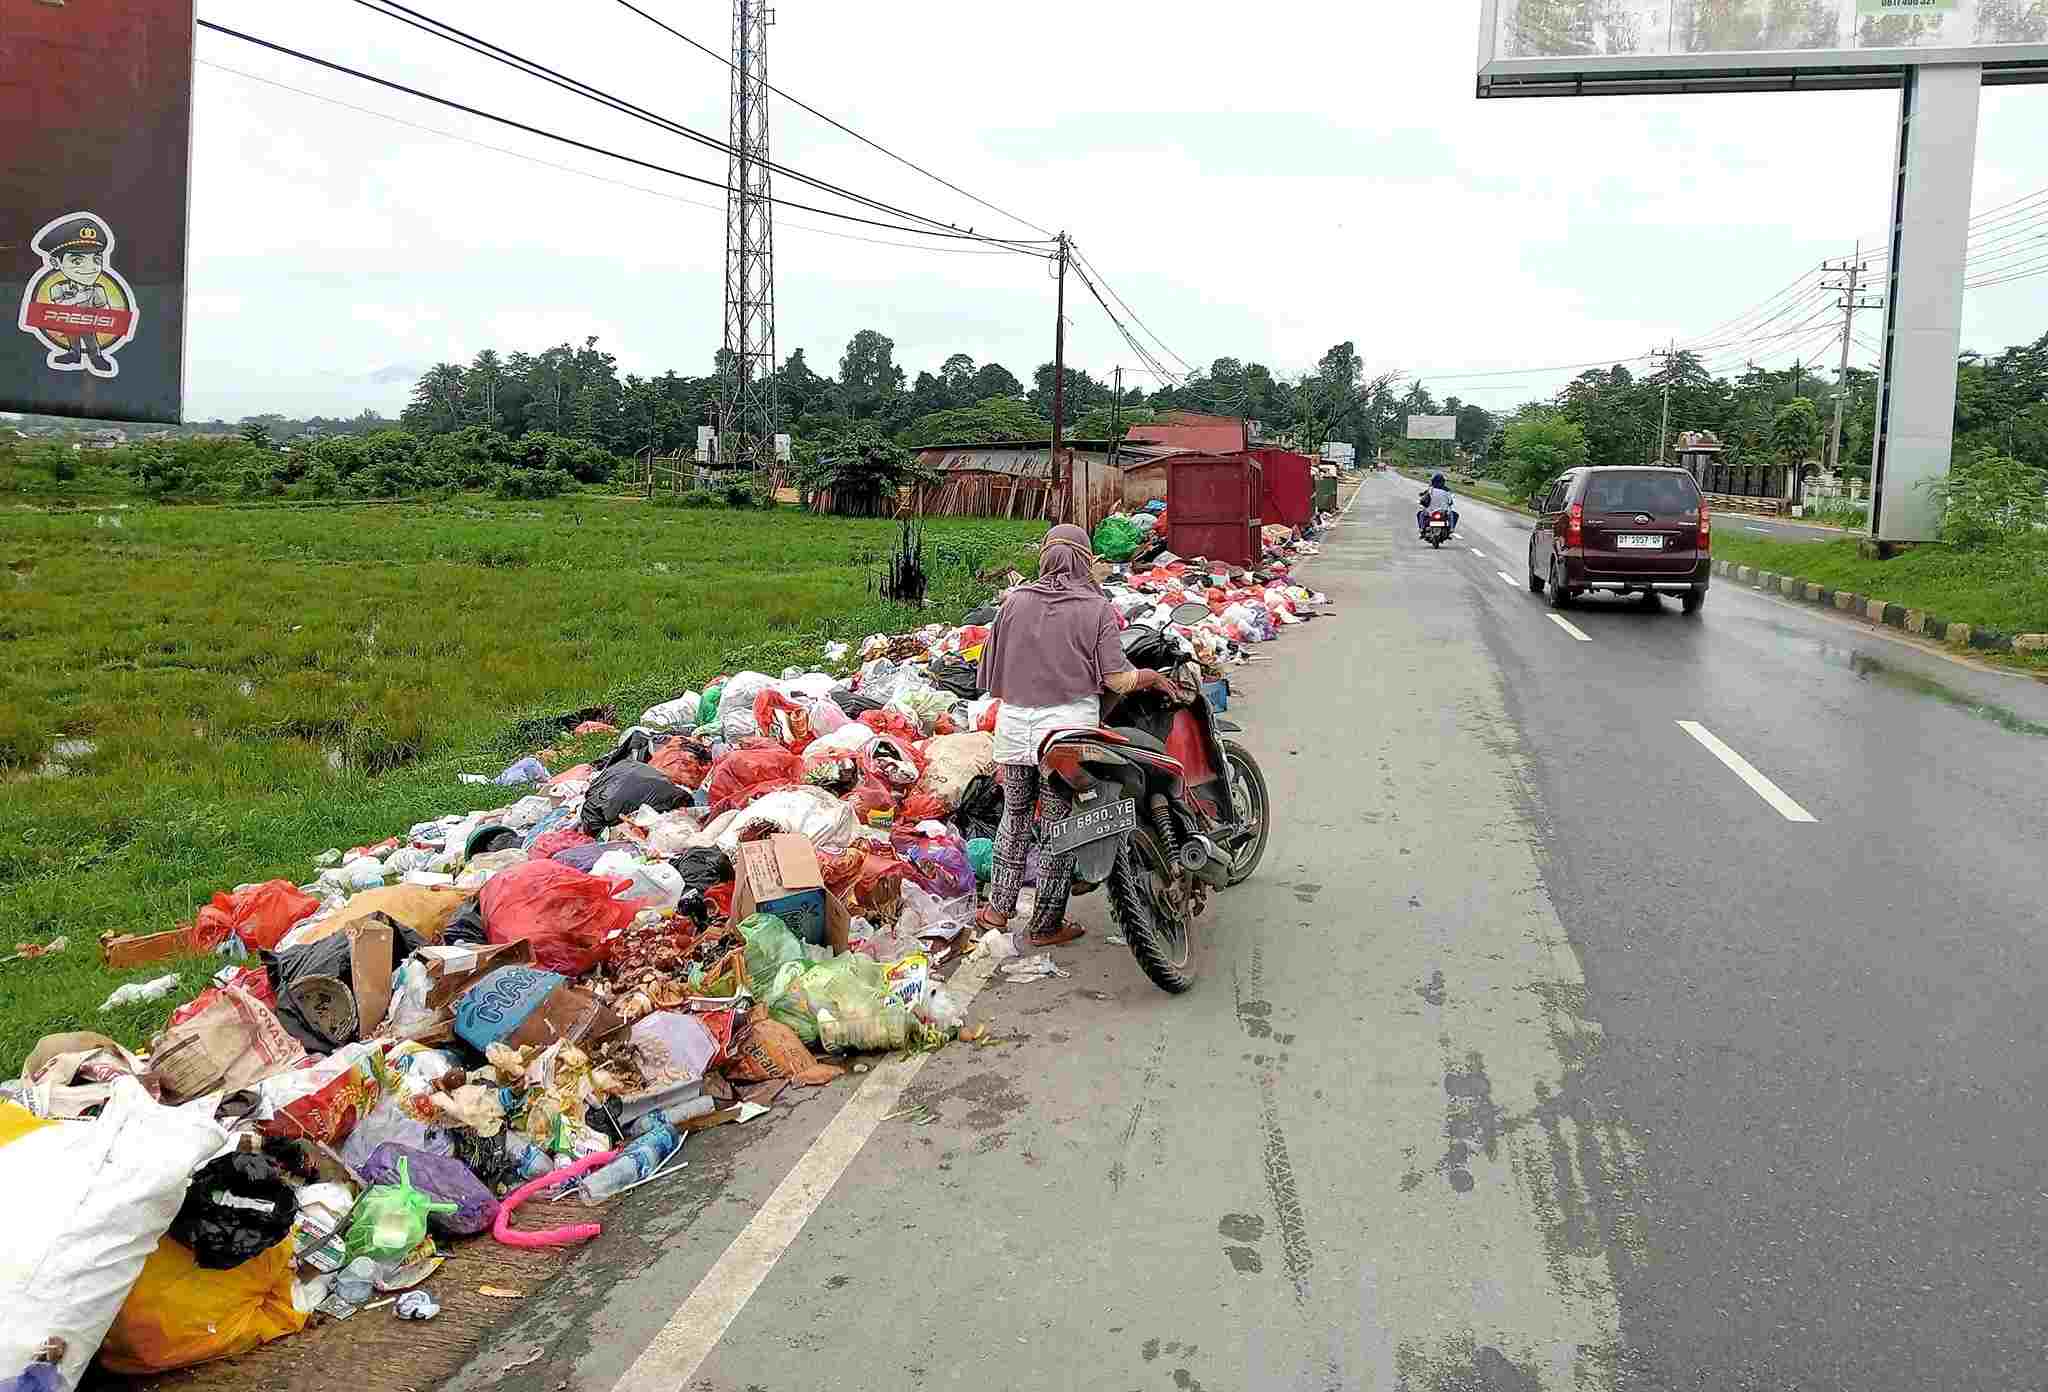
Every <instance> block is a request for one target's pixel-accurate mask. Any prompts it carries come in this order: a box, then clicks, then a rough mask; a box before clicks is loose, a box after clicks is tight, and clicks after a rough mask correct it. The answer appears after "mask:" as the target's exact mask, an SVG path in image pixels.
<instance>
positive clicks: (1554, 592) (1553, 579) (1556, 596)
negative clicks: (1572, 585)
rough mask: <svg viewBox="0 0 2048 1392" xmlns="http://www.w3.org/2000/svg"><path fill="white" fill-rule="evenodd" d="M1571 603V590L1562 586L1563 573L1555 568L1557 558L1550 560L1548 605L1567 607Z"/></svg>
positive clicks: (1556, 607)
mask: <svg viewBox="0 0 2048 1392" xmlns="http://www.w3.org/2000/svg"><path fill="white" fill-rule="evenodd" d="M1571 604H1572V596H1571V591H1569V590H1567V589H1566V588H1565V587H1564V574H1563V572H1562V571H1560V570H1559V569H1558V568H1557V558H1556V557H1554V556H1553V557H1552V558H1551V561H1550V607H1551V608H1553V609H1569V608H1571Z"/></svg>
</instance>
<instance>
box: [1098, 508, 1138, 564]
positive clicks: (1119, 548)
mask: <svg viewBox="0 0 2048 1392" xmlns="http://www.w3.org/2000/svg"><path fill="white" fill-rule="evenodd" d="M1142 540H1144V533H1142V532H1140V531H1139V530H1138V529H1137V528H1136V527H1134V526H1132V525H1131V524H1130V523H1129V522H1126V521H1125V520H1124V519H1123V518H1121V517H1105V518H1103V519H1102V525H1101V526H1099V527H1097V528H1096V529H1095V554H1096V555H1097V556H1099V557H1101V558H1102V559H1103V560H1105V561H1114V562H1116V563H1117V564H1119V565H1121V564H1123V563H1124V562H1125V561H1128V560H1129V559H1130V558H1131V557H1133V556H1135V555H1137V554H1138V543H1139V542H1140V541H1142Z"/></svg>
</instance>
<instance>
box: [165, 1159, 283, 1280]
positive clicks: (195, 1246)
mask: <svg viewBox="0 0 2048 1392" xmlns="http://www.w3.org/2000/svg"><path fill="white" fill-rule="evenodd" d="M298 1212H299V1205H298V1199H297V1196H296V1193H295V1191H294V1190H293V1189H292V1186H291V1185H289V1184H287V1183H285V1179H284V1173H283V1171H281V1170H279V1169H278V1167H277V1162H276V1161H275V1160H273V1159H271V1158H270V1157H269V1156H268V1155H264V1154H261V1153H257V1154H251V1153H249V1152H248V1151H236V1152H234V1153H232V1154H229V1155H223V1156H220V1157H219V1158H217V1159H213V1160H209V1161H207V1162H206V1163H205V1164H204V1165H201V1166H200V1167H199V1171H198V1173H197V1174H194V1175H193V1176H192V1187H191V1188H190V1189H188V1190H186V1191H185V1202H184V1203H183V1204H182V1205H180V1206H179V1208H178V1216H177V1217H175V1218H173V1219H172V1220H171V1226H170V1228H169V1232H170V1235H171V1236H172V1237H174V1238H176V1239H177V1240H178V1241H180V1242H182V1243H184V1244H185V1246H186V1247H188V1248H190V1249H191V1253H192V1259H193V1261H195V1262H197V1263H198V1264H199V1265H200V1266H202V1267H204V1268H205V1269H207V1270H208V1271H227V1270H229V1269H231V1268H233V1267H237V1266H240V1265H241V1264H242V1263H243V1262H245V1261H248V1260H249V1259H250V1258H252V1257H256V1256H260V1255H261V1254H263V1253H264V1252H267V1251H269V1250H270V1249H271V1248H273V1247H275V1246H277V1244H278V1243H280V1242H282V1241H284V1240H285V1238H286V1236H288V1235H289V1234H290V1232H291V1230H292V1223H293V1221H294V1220H295V1219H296V1218H297V1217H298Z"/></svg>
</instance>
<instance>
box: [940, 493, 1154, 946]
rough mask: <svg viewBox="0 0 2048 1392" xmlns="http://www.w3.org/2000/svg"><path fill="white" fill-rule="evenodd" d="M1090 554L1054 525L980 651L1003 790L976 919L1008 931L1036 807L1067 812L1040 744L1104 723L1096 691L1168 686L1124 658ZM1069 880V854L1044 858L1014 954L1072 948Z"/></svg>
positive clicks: (1075, 532)
mask: <svg viewBox="0 0 2048 1392" xmlns="http://www.w3.org/2000/svg"><path fill="white" fill-rule="evenodd" d="M1094 567H1095V553H1094V552H1093V551H1092V550H1090V549H1089V543H1088V533H1086V532H1084V531H1082V530H1081V529H1080V528H1079V527H1073V526H1060V527H1054V528H1053V529H1052V530H1051V531H1050V532H1048V533H1046V537H1045V541H1044V542H1043V543H1042V544H1041V545H1040V547H1039V552H1038V579H1037V580H1035V581H1033V582H1032V583H1031V584H1029V585H1021V586H1019V587H1018V588H1016V589H1014V590H1012V591H1010V593H1009V595H1008V596H1007V597H1006V598H1005V599H1004V600H1003V607H1002V610H1001V612H1000V613H999V614H997V616H996V622H995V626H994V629H993V631H992V632H991V633H990V634H989V637H988V642H987V646H986V647H985V648H984V649H983V650H982V654H981V670H980V683H981V689H982V690H983V691H986V692H988V693H989V694H990V695H991V696H994V697H995V698H996V699H997V700H999V701H1001V702H1002V703H1003V708H1002V713H1001V714H1000V715H998V716H997V717H996V749H995V757H996V777H997V779H998V780H999V781H1000V782H1001V784H1002V789H1003V820H1002V825H1001V827H1000V829H999V830H998V831H997V833H996V846H995V873H994V876H993V882H992V884H991V886H990V890H989V906H988V907H987V908H986V909H984V910H982V911H981V914H980V916H979V922H980V923H981V926H983V927H985V928H1006V927H1008V926H1009V922H1010V915H1011V914H1013V913H1015V912H1016V910H1017V894H1018V891H1019V890H1020V889H1021V888H1022V886H1023V883H1024V859H1025V855H1026V853H1027V852H1028V851H1029V850H1030V847H1031V829H1032V822H1033V809H1034V808H1035V807H1037V806H1038V804H1039V801H1040V797H1041V795H1043V799H1044V811H1045V815H1046V816H1047V817H1048V818H1051V819H1054V820H1057V819H1058V818H1061V817H1064V816H1066V815H1067V813H1068V812H1069V811H1070V810H1071V809H1070V808H1069V807H1068V805H1067V800H1066V799H1065V798H1063V797H1061V796H1059V794H1058V793H1057V792H1055V791H1054V790H1053V789H1052V788H1051V787H1050V786H1047V787H1041V786H1040V784H1039V777H1038V747H1039V745H1040V744H1041V743H1043V742H1044V740H1045V737H1046V736H1047V735H1049V734H1051V733H1052V732H1053V731H1055V730H1072V729H1090V730H1092V729H1094V728H1095V727H1096V726H1097V725H1099V724H1100V723H1101V721H1102V693H1103V691H1104V690H1109V691H1114V692H1116V693H1117V694H1118V695H1126V694H1128V693H1130V692H1133V691H1167V692H1170V691H1172V690H1173V684H1172V683H1171V682H1169V681H1168V680H1167V679H1166V678H1165V677H1163V676H1161V675H1160V674H1159V673H1157V672H1146V671H1140V670H1138V669H1137V668H1135V667H1133V666H1132V665H1131V660H1130V659H1129V658H1127V657H1125V656H1124V650H1123V646H1122V642H1121V635H1122V631H1123V621H1122V620H1121V619H1119V618H1118V617H1117V613H1116V609H1115V608H1114V607H1113V606H1112V605H1111V604H1110V602H1109V596H1107V595H1105V594H1104V593H1103V592H1102V591H1101V589H1100V588H1098V587H1097V585H1096V583H1095V577H1094ZM1073 884H1074V858H1073V856H1072V855H1065V856H1056V857H1048V858H1047V859H1046V860H1044V861H1042V862H1041V863H1040V865H1039V869H1038V903H1037V907H1036V909H1035V910H1034V911H1033V913H1032V917H1031V927H1030V928H1029V929H1028V930H1027V931H1025V932H1024V933H1020V934H1018V935H1017V947H1018V949H1019V950H1020V951H1023V950H1027V949H1038V948H1045V947H1055V946H1058V945H1059V944H1060V943H1067V942H1072V941H1073V940H1074V939H1076V938H1078V937H1080V936H1081V935H1082V929H1081V928H1080V927H1079V926H1078V925H1076V924H1073V923H1069V922H1067V921H1066V912H1067V896H1068V894H1069V893H1070V892H1071V891H1072V889H1073Z"/></svg>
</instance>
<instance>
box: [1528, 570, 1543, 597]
mask: <svg viewBox="0 0 2048 1392" xmlns="http://www.w3.org/2000/svg"><path fill="white" fill-rule="evenodd" d="M1529 593H1530V594H1542V593H1543V577H1542V576H1540V575H1538V574H1537V573H1536V567H1535V566H1533V565H1532V566H1530V567H1529Z"/></svg>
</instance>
